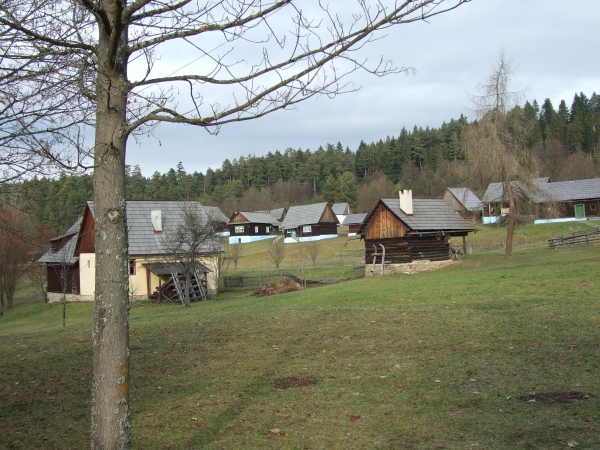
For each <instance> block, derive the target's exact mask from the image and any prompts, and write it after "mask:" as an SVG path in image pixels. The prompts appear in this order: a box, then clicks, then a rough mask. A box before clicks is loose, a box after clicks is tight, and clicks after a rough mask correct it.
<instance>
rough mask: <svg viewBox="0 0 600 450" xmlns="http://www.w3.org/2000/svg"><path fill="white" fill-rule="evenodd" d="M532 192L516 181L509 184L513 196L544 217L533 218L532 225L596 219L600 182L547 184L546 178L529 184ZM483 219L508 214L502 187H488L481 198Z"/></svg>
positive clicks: (501, 185)
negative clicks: (517, 196) (525, 201)
mask: <svg viewBox="0 0 600 450" xmlns="http://www.w3.org/2000/svg"><path fill="white" fill-rule="evenodd" d="M533 181H534V184H533V188H532V187H529V188H528V187H526V186H525V184H524V183H522V182H519V181H514V182H511V187H513V190H514V191H515V195H519V196H522V197H524V198H527V199H528V200H530V201H531V202H533V203H536V204H539V205H548V207H547V208H539V210H540V211H542V212H544V213H545V214H547V217H546V216H544V217H535V219H536V221H535V222H536V223H546V222H555V221H569V220H581V219H598V218H600V178H592V179H587V180H572V181H558V182H551V181H550V180H549V179H548V178H538V179H535V180H533ZM482 201H483V203H484V205H485V216H487V217H484V220H485V219H488V218H490V219H489V220H488V221H491V219H494V218H495V217H494V216H496V217H497V216H498V215H499V214H506V213H507V212H508V199H507V196H506V192H505V188H504V183H492V184H490V185H489V186H488V189H487V190H486V193H485V195H484V197H483V200H482Z"/></svg>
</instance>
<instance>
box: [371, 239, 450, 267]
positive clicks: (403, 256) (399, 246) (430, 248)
mask: <svg viewBox="0 0 600 450" xmlns="http://www.w3.org/2000/svg"><path fill="white" fill-rule="evenodd" d="M373 244H375V245H376V248H374V247H373ZM379 244H383V246H384V247H385V260H386V261H390V262H391V263H392V264H404V263H410V262H413V261H419V260H429V261H445V260H448V259H450V253H449V248H448V247H449V245H448V244H446V243H445V241H444V239H441V240H438V239H437V237H436V236H408V237H401V238H389V239H365V263H366V264H372V263H373V253H375V252H376V253H381V247H380V246H379ZM380 263H381V257H380V256H378V257H377V264H380Z"/></svg>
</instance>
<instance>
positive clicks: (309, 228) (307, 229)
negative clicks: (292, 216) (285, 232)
mask: <svg viewBox="0 0 600 450" xmlns="http://www.w3.org/2000/svg"><path fill="white" fill-rule="evenodd" d="M302 233H303V234H304V233H312V226H310V225H304V226H303V227H302Z"/></svg>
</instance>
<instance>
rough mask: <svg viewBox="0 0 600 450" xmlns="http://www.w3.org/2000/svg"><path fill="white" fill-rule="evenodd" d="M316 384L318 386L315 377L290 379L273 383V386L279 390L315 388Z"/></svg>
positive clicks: (281, 379)
mask: <svg viewBox="0 0 600 450" xmlns="http://www.w3.org/2000/svg"><path fill="white" fill-rule="evenodd" d="M315 384H317V379H316V378H315V377H288V378H280V379H279V380H275V381H273V386H274V387H276V388H277V389H290V388H297V387H305V386H314V385H315Z"/></svg>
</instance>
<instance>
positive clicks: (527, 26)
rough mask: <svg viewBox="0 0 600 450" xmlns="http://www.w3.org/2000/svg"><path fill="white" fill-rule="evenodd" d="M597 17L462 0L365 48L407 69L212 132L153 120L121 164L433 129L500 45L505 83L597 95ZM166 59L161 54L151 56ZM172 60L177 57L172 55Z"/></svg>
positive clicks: (145, 169) (572, 1) (542, 2)
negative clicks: (509, 68)
mask: <svg viewBox="0 0 600 450" xmlns="http://www.w3.org/2000/svg"><path fill="white" fill-rule="evenodd" d="M598 17H600V2H599V1H598V0H569V1H565V0H472V2H471V3H468V4H466V5H463V6H461V7H460V8H458V9H457V10H455V11H452V12H449V13H447V14H443V15H440V16H438V17H436V18H434V19H432V20H431V21H430V22H429V23H422V22H420V23H414V24H410V25H402V26H399V27H395V28H392V29H391V30H388V32H387V33H386V34H387V35H386V37H385V38H384V39H382V40H380V41H379V42H377V43H375V44H371V46H370V47H369V48H368V51H369V55H372V58H374V59H378V58H379V57H381V56H384V57H385V58H387V59H390V60H392V61H394V62H395V64H396V65H399V66H402V65H406V66H411V67H414V68H415V69H416V73H415V74H414V75H408V76H407V75H403V74H400V75H390V76H388V77H384V78H377V77H374V76H372V75H369V74H365V73H360V74H354V75H353V78H352V79H353V80H354V81H355V83H356V84H357V85H358V86H362V87H361V89H360V91H359V92H356V93H352V94H347V95H343V96H338V97H337V98H335V99H333V100H331V99H328V98H326V97H321V98H313V99H311V100H308V101H306V102H304V103H300V104H299V105H298V107H297V109H296V110H295V111H279V112H276V113H273V114H272V115H270V116H266V117H263V118H260V119H257V120H253V121H248V122H243V123H237V124H231V125H227V126H224V127H223V128H222V129H221V132H220V134H219V135H218V136H213V135H210V134H208V133H207V132H206V131H204V130H203V129H201V128H196V127H190V126H183V125H177V124H174V125H171V124H161V125H159V127H158V128H157V129H156V131H155V133H154V137H143V138H141V139H139V140H138V142H135V141H134V140H133V139H130V140H129V143H128V151H127V163H128V164H130V165H136V164H138V165H139V166H140V167H141V169H142V173H143V174H144V175H145V176H150V175H151V174H152V173H153V172H154V171H155V170H158V171H159V172H166V171H167V170H168V169H169V168H171V167H175V165H176V164H177V163H178V162H179V161H181V162H182V163H183V165H184V167H185V168H186V170H187V171H188V172H193V171H202V172H205V171H206V169H207V168H208V167H212V168H213V169H216V168H219V167H221V164H222V162H223V161H224V160H225V159H226V158H229V159H230V160H231V159H233V158H237V157H239V156H242V155H243V156H247V155H249V154H251V155H257V156H260V155H265V154H267V153H268V152H269V151H271V152H274V151H276V150H280V151H282V152H283V151H284V150H285V149H287V148H290V147H292V148H295V149H298V148H302V149H303V150H306V149H311V150H316V149H317V148H318V147H319V145H323V146H325V144H327V143H332V144H335V143H337V142H338V141H340V142H341V143H342V145H343V146H344V147H346V146H348V147H350V149H351V150H353V151H355V150H356V149H357V147H358V144H359V143H360V140H361V139H362V140H364V141H365V142H371V141H374V140H378V139H380V138H385V137H386V136H388V135H390V136H392V135H396V136H397V135H398V134H399V132H400V130H401V129H402V127H406V128H407V129H409V130H412V128H413V126H414V125H417V126H421V127H423V128H425V127H426V126H430V127H436V128H437V127H439V126H441V125H442V123H443V122H444V121H449V120H450V119H452V118H454V119H456V118H458V117H459V116H460V114H461V113H463V114H465V115H467V116H471V112H470V110H469V107H470V102H469V94H474V93H476V92H477V90H476V86H477V83H478V81H479V80H480V79H481V78H482V77H483V76H484V75H485V74H487V73H488V72H489V71H490V69H491V68H492V67H493V66H494V64H495V62H496V60H497V58H498V53H499V50H500V49H501V48H503V49H504V52H505V54H506V55H508V56H510V57H511V58H512V61H513V65H514V69H515V70H514V79H513V82H512V87H513V88H514V89H515V90H520V89H525V88H526V89H527V91H526V92H525V98H526V99H527V100H529V101H533V100H534V99H535V100H537V101H538V102H539V103H540V104H541V103H543V101H544V99H546V98H550V99H551V100H552V102H553V104H554V107H555V108H558V104H559V102H560V100H561V99H565V100H566V102H567V106H570V105H571V102H572V100H573V96H574V94H575V93H576V92H577V93H579V92H583V93H585V94H586V95H588V96H589V95H591V94H592V92H594V91H595V92H598V93H600V33H598V26H599V25H598V23H599V22H598ZM189 59H190V60H191V59H193V58H192V57H189ZM168 62H169V61H168V58H167V57H166V56H163V58H162V59H161V61H159V62H158V63H159V64H167V63H168ZM171 63H173V61H171ZM177 63H178V64H181V65H182V64H185V58H181V56H180V55H179V56H178V59H177ZM173 64H174V63H173Z"/></svg>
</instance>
